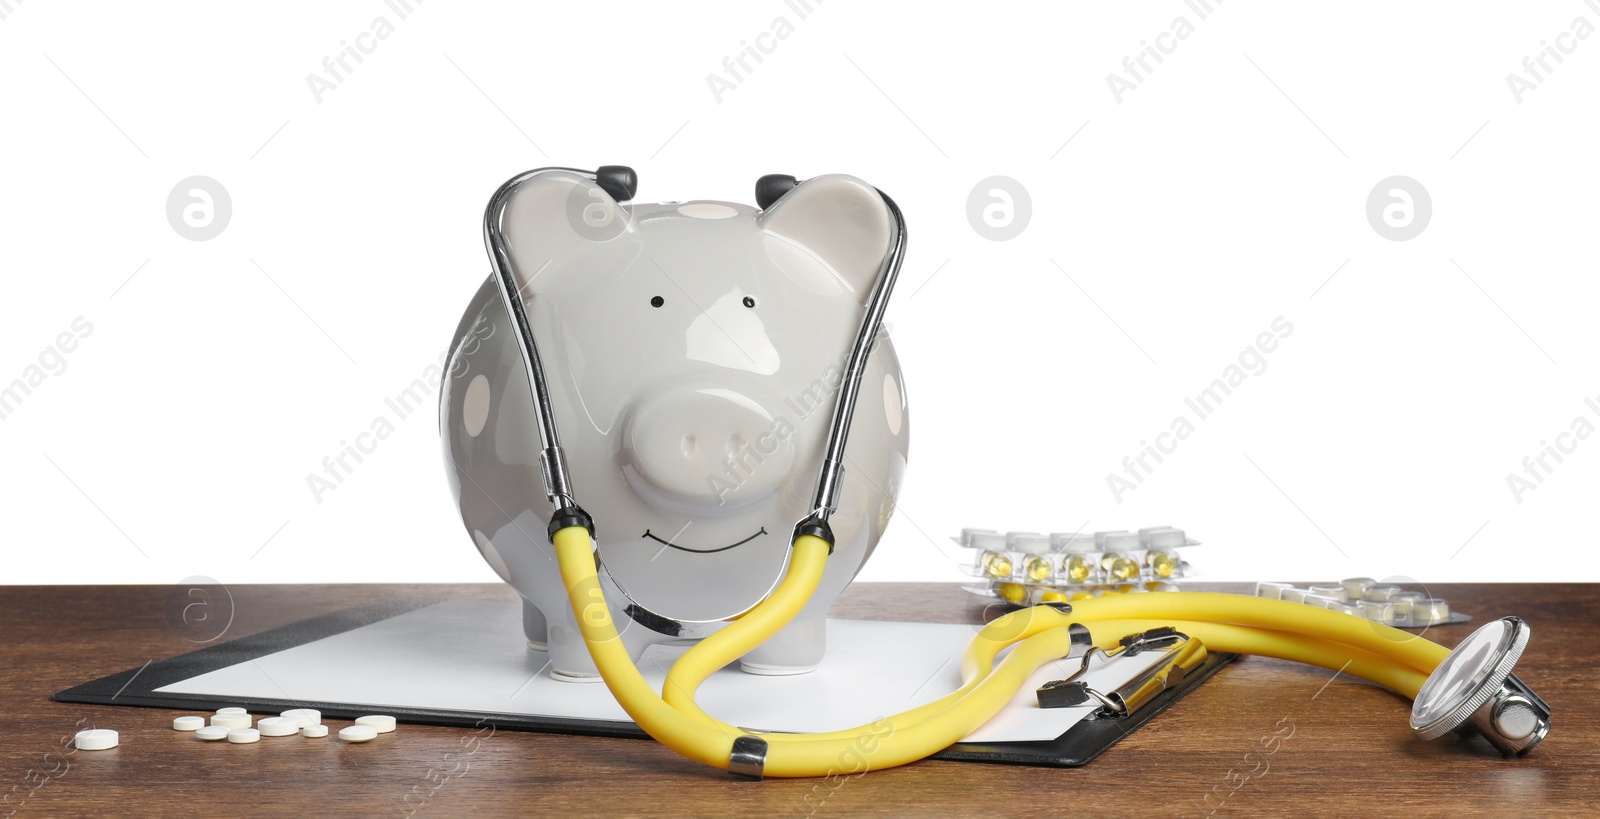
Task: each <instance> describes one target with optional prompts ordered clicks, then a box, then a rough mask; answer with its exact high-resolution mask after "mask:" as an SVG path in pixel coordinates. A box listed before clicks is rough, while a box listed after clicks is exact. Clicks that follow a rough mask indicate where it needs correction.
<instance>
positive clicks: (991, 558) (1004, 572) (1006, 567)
mask: <svg viewBox="0 0 1600 819" xmlns="http://www.w3.org/2000/svg"><path fill="white" fill-rule="evenodd" d="M1012 568H1013V567H1012V565H1011V558H1010V557H1008V556H1006V555H1005V554H1002V553H1000V552H984V553H983V573H984V574H986V575H988V576H990V577H1010V576H1011V569H1012Z"/></svg>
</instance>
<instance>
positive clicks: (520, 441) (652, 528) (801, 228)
mask: <svg viewBox="0 0 1600 819" xmlns="http://www.w3.org/2000/svg"><path fill="white" fill-rule="evenodd" d="M501 230H502V233H503V237H504V240H505V245H506V248H507V253H508V255H509V259H510V269H511V270H512V271H513V273H514V275H515V278H516V280H517V282H518V285H519V287H520V288H521V293H522V295H523V298H524V301H525V303H526V310H527V313H528V317H529V320H530V323H531V325H532V327H533V328H534V338H535V340H536V342H537V344H538V349H539V352H540V356H541V359H542V362H543V366H544V370H545V376H546V380H547V382H548V385H549V393H550V399H551V404H552V408H553V410H554V416H555V419H556V425H557V428H558V430H559V434H560V436H561V444H562V446H563V448H564V450H565V453H566V460H567V464H568V468H569V470H570V475H571V487H572V492H573V495H574V497H575V498H576V500H577V501H578V503H579V504H581V505H582V506H583V507H584V509H586V510H587V511H588V512H589V513H590V514H591V515H592V516H593V518H594V523H595V541H596V557H597V560H598V562H599V564H600V577H601V583H602V588H603V589H604V590H605V592H606V598H607V601H608V603H609V604H610V607H611V610H612V613H613V616H614V617H615V619H616V621H617V626H618V628H619V630H620V631H621V637H622V640H623V642H624V644H625V645H626V646H627V648H628V649H629V651H630V653H631V654H632V656H633V658H634V660H635V661H636V662H637V661H638V660H639V658H640V655H641V654H642V653H643V652H644V650H645V649H646V648H648V647H649V646H651V645H654V644H662V643H685V642H692V641H694V640H697V639H699V638H702V637H705V636H707V635H709V634H711V633H714V632H715V631H716V630H717V629H719V628H721V627H722V626H723V625H724V624H726V623H727V622H729V621H730V620H732V619H735V618H737V617H739V615H741V614H743V613H744V612H746V611H748V610H750V609H751V608H752V607H753V606H755V605H756V604H757V603H758V602H760V601H761V600H762V598H763V597H765V596H766V595H767V593H768V592H770V591H771V590H772V589H773V588H774V586H775V585H776V584H777V582H778V581H779V579H780V578H781V577H782V575H783V573H784V570H785V566H786V564H787V561H788V558H789V553H790V538H791V533H792V531H793V528H794V525H795V523H796V522H797V521H799V520H801V519H802V518H804V517H806V516H807V514H808V513H810V512H811V511H812V510H811V507H810V504H811V502H812V498H813V491H814V488H815V484H816V480H817V476H818V472H819V470H820V468H821V463H822V454H823V448H824V444H825V441H826V437H827V428H828V425H829V422H830V419H831V417H832V414H833V410H834V404H835V401H836V400H837V394H838V390H839V387H840V384H841V381H842V379H843V377H844V367H845V365H846V358H847V356H848V354H849V351H850V346H851V343H852V341H853V340H854V338H855V336H856V334H857V332H858V330H859V326H860V322H861V317H862V313H863V306H864V304H865V303H866V301H867V298H868V295H869V293H870V291H871V290H872V286H873V283H874V280H875V278H876V276H877V275H878V272H879V270H880V268H881V267H882V266H883V264H884V260H885V257H886V256H887V255H888V254H889V253H890V251H891V248H892V239H893V233H894V230H895V228H894V221H893V216H892V213H891V211H890V210H889V209H888V207H887V206H886V204H885V202H884V200H883V198H882V197H881V196H880V195H879V193H878V192H877V190H876V189H874V188H873V187H872V186H870V185H868V184H866V183H864V182H862V181H861V180H859V179H856V178H854V177H850V176H842V175H832V176H821V177H816V178H812V179H809V180H806V181H805V182H802V183H800V184H799V185H798V186H797V187H794V188H793V189H792V190H789V191H788V192H787V193H786V194H783V195H782V197H781V198H779V199H778V200H777V201H776V202H773V203H770V204H769V205H768V206H767V207H766V208H765V209H757V208H754V207H750V206H748V205H742V204H735V203H731V202H715V201H694V202H681V203H680V202H667V203H662V204H627V203H618V202H617V201H615V200H614V199H613V198H612V197H611V196H610V195H608V194H607V192H606V190H604V189H603V188H602V187H601V186H599V185H597V184H596V183H595V182H594V181H592V180H591V179H589V178H587V177H586V176H585V175H583V174H580V173H573V172H565V171H552V172H546V173H542V174H539V175H537V176H535V177H533V178H532V179H530V180H528V181H527V182H525V183H523V184H522V185H521V186H520V187H519V188H517V189H516V190H515V192H514V193H512V194H511V199H510V200H509V202H508V204H507V205H506V207H505V210H504V211H503V217H502V223H501ZM516 332H517V331H516V328H515V326H514V325H513V324H512V323H511V322H510V320H509V318H508V315H507V313H506V311H505V308H504V306H503V303H502V298H501V296H500V293H499V291H498V289H497V284H496V282H495V281H494V279H493V277H492V276H491V277H490V279H488V280H486V281H485V282H484V284H483V285H482V286H481V287H479V288H478V291H477V294H476V295H475V296H474V297H473V298H472V301H471V302H470V303H469V304H468V305H467V308H466V312H465V314H464V315H463V316H462V319H461V322H460V325H459V327H458V328H457V329H456V333H455V338H454V341H453V343H452V344H451V349H450V353H449V368H448V373H447V375H446V377H445V379H444V381H443V385H442V387H441V390H440V396H439V422H440V434H441V436H442V438H443V446H444V454H445V467H446V470H447V473H448V475H449V481H450V487H451V490H452V492H453V493H454V496H455V498H456V500H457V502H458V504H459V506H460V509H461V521H462V523H463V524H464V525H465V527H466V530H467V533H468V535H470V537H471V539H472V543H473V544H474V545H476V547H477V549H478V551H479V552H480V553H481V554H482V555H483V559H484V560H486V561H488V563H489V565H490V566H492V567H493V568H494V570H495V572H496V573H498V574H499V575H500V577H501V578H503V579H504V580H505V581H506V582H507V583H509V584H510V585H511V586H512V587H514V588H515V589H516V590H517V592H518V593H519V594H520V595H521V597H522V608H523V618H522V621H523V630H524V632H525V636H526V638H527V644H528V646H529V647H530V648H531V649H534V650H539V651H548V652H549V666H550V669H551V672H552V674H553V675H555V676H556V677H558V678H561V679H567V680H596V679H598V676H597V674H596V671H595V667H594V663H593V661H592V660H591V659H590V657H589V654H588V651H587V649H586V647H585V645H584V643H583V640H582V638H581V636H580V635H579V632H578V629H577V626H576V623H575V621H574V618H573V613H572V609H571V605H570V603H569V602H568V600H567V596H566V590H565V589H564V587H563V585H562V582H561V576H560V573H559V571H558V569H557V566H556V559H555V552H554V550H553V548H552V547H551V545H550V543H549V541H548V539H547V535H546V528H545V527H546V524H547V522H548V521H549V518H550V515H551V512H552V507H551V504H550V502H549V501H548V500H547V499H546V496H545V488H544V484H543V482H542V480H541V474H540V465H539V463H540V462H539V453H540V439H539V433H538V427H537V419H536V417H535V410H534V403H533V399H532V397H531V394H530V391H529V383H528V378H527V376H526V373H525V370H524V363H523V359H522V357H521V354H520V352H519V348H518V344H517V339H516ZM907 436H908V430H907V418H906V398H905V391H904V385H903V383H902V380H901V377H900V368H899V363H898V360H897V359H896V357H895V352H894V347H893V345H892V344H891V343H890V342H889V339H888V337H887V331H886V330H884V331H880V332H879V334H878V336H877V337H876V338H875V339H874V347H873V351H872V353H871V355H870V357H869V359H868V366H867V368H866V370H865V372H864V374H863V376H862V379H861V387H860V393H859V398H858V403H857V405H856V409H855V415H854V419H853V424H852V429H851V433H850V437H849V442H848V447H847V448H846V450H845V461H844V464H845V471H844V478H843V482H842V484H841V486H840V490H839V494H838V500H837V511H836V512H835V513H834V515H833V516H832V518H831V521H830V523H831V524H832V528H833V533H834V537H835V543H834V551H833V554H832V556H831V557H829V559H828V564H827V569H826V572H825V574H824V576H823V579H822V582H821V585H820V586H819V587H818V589H817V591H816V594H815V595H814V596H813V598H812V599H811V601H810V603H809V604H808V605H806V606H805V608H804V609H803V610H802V611H801V613H800V614H799V615H798V616H797V617H796V618H795V619H794V621H793V622H792V623H791V624H790V625H789V626H787V627H786V628H785V629H783V630H782V631H781V632H779V633H778V634H776V635H775V636H774V637H773V638H772V639H771V640H769V641H768V642H767V643H766V644H764V645H762V646H761V647H760V648H757V649H755V650H754V651H752V652H750V653H749V654H748V655H746V656H745V657H744V658H743V659H742V660H741V665H742V668H743V669H744V670H745V671H747V672H751V673H757V674H774V675H776V674H798V673H804V672H806V671H809V670H811V669H813V668H815V667H816V665H817V663H818V662H819V661H820V660H821V658H822V655H823V651H824V618H825V615H826V613H827V610H828V606H829V604H830V603H831V602H832V601H833V599H834V598H835V597H837V596H838V594H839V592H840V591H842V590H843V589H844V587H845V586H846V585H847V584H848V583H849V582H850V581H851V579H852V578H854V577H855V575H856V573H857V571H859V570H860V568H861V565H862V563H863V562H864V561H866V559H867V558H868V557H869V556H870V555H871V554H872V551H873V548H874V546H875V545H876V544H877V542H878V539H879V537H881V536H882V534H883V530H884V527H885V526H887V525H888V523H889V519H890V516H891V514H892V513H893V510H894V502H895V495H896V493H897V491H898V489H899V487H900V482H901V478H902V475H903V474H904V470H905V462H906V442H907Z"/></svg>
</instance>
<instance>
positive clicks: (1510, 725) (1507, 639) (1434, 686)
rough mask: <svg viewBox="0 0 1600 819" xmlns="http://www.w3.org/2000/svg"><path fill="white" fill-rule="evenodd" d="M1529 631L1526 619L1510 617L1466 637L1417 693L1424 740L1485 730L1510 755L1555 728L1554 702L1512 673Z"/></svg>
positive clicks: (1414, 714)
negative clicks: (1553, 723) (1551, 717)
mask: <svg viewBox="0 0 1600 819" xmlns="http://www.w3.org/2000/svg"><path fill="white" fill-rule="evenodd" d="M1528 634H1529V629H1528V624H1527V623H1524V622H1523V621H1522V620H1521V619H1520V618H1516V617H1504V618H1501V619H1499V620H1496V621H1494V622H1492V623H1488V624H1486V625H1484V626H1483V627H1482V628H1480V629H1478V630H1477V631H1474V632H1473V633H1472V634H1471V635H1470V636H1468V637H1467V639H1465V640H1463V641H1461V645H1459V646H1457V647H1456V649H1455V651H1452V652H1451V653H1450V656H1449V657H1446V658H1445V660H1444V662H1442V663H1440V664H1439V667H1438V668H1436V669H1434V672H1433V673H1432V674H1431V675H1429V676H1428V681H1427V682H1425V683H1423V685H1422V690H1421V691H1419V692H1418V693H1417V698H1416V701H1415V702H1413V703H1412V706H1411V729H1412V730H1414V731H1416V732H1417V735H1418V736H1420V737H1421V738H1423V739H1437V738H1439V737H1441V736H1444V735H1445V734H1447V733H1449V732H1451V731H1458V732H1461V733H1467V734H1470V733H1478V734H1482V735H1483V737H1484V739H1487V740H1489V742H1490V744H1492V745H1494V746H1495V747H1496V748H1498V749H1500V752H1501V753H1503V754H1505V755H1506V756H1515V755H1517V754H1525V753H1527V752H1528V751H1530V750H1532V749H1533V746H1535V745H1538V744H1539V741H1540V740H1542V739H1544V738H1545V735H1546V734H1548V733H1549V732H1550V706H1548V705H1546V704H1545V702H1544V700H1542V699H1540V698H1539V696H1538V695H1537V694H1535V693H1533V691H1531V690H1530V689H1529V688H1528V686H1527V685H1525V684H1524V683H1523V682H1522V681H1521V680H1519V679H1517V675H1515V674H1513V673H1511V669H1512V668H1513V667H1514V666H1515V665H1516V664H1517V660H1518V659H1519V658H1521V656H1522V651H1523V649H1525V648H1527V645H1528Z"/></svg>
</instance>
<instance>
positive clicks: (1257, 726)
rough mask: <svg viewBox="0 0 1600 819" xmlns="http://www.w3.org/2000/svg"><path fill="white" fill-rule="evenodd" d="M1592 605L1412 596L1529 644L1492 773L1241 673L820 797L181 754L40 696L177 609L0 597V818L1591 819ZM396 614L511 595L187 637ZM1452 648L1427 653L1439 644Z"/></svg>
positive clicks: (1384, 695)
mask: <svg viewBox="0 0 1600 819" xmlns="http://www.w3.org/2000/svg"><path fill="white" fill-rule="evenodd" d="M1193 588H1197V589H1210V590H1234V591H1237V590H1241V589H1242V588H1243V587H1240V586H1194V587H1193ZM1597 590H1600V586H1595V585H1575V584H1566V585H1562V584H1553V585H1502V586H1497V585H1442V586H1437V587H1434V588H1433V589H1431V591H1433V592H1434V593H1435V594H1438V595H1442V596H1445V597H1448V598H1450V600H1451V601H1452V603H1453V604H1454V606H1455V607H1456V608H1457V609H1458V610H1460V611H1465V612H1468V613H1470V614H1472V615H1474V623H1475V624H1476V623H1482V622H1484V621H1485V620H1486V619H1492V618H1495V617H1499V616H1502V615H1505V614H1516V615H1519V616H1521V617H1523V618H1525V619H1526V620H1528V622H1529V623H1530V624H1531V626H1532V629H1533V639H1532V644H1531V646H1530V648H1529V651H1528V653H1527V654H1525V655H1524V657H1523V660H1522V663H1521V664H1520V665H1519V667H1518V674H1519V675H1520V676H1521V677H1522V679H1523V680H1525V681H1526V682H1527V683H1528V684H1529V685H1531V686H1532V687H1533V688H1534V690H1535V691H1537V692H1538V693H1539V694H1540V695H1542V696H1543V697H1544V698H1545V699H1546V700H1547V701H1548V702H1549V703H1550V706H1551V708H1552V709H1553V723H1554V727H1553V729H1552V730H1551V733H1550V736H1549V738H1548V739H1546V740H1545V742H1544V743H1543V744H1542V745H1540V746H1539V747H1538V748H1537V749H1535V750H1534V751H1533V752H1532V753H1531V754H1530V755H1529V756H1527V757H1525V758H1520V759H1503V758H1501V757H1500V755H1499V754H1498V753H1496V752H1495V751H1494V750H1493V749H1491V748H1490V747H1489V746H1488V745H1487V743H1485V742H1483V741H1482V740H1481V739H1480V740H1473V741H1462V740H1457V739H1455V738H1447V739H1443V740H1439V741H1435V742H1422V741H1419V740H1418V739H1416V738H1415V737H1414V736H1413V735H1412V733H1411V730H1410V728H1409V727H1407V715H1408V709H1409V703H1408V702H1406V701H1405V700H1404V699H1402V698H1400V697H1398V696H1395V695H1394V694H1391V693H1389V692H1387V691H1384V690H1382V689H1380V688H1377V687H1375V686H1372V685H1369V684H1367V683H1365V682H1362V681H1360V680H1356V679H1352V678H1350V677H1347V676H1340V675H1334V674H1332V673H1330V672H1327V671H1324V670H1322V669H1319V668H1312V667H1308V666H1301V665H1295V664H1292V663H1286V662H1281V661H1276V660H1268V659H1261V658H1243V659H1241V660H1240V661H1238V662H1236V663H1235V664H1234V665H1232V666H1230V667H1228V668H1226V669H1223V671H1222V672H1221V673H1220V674H1218V675H1217V677H1216V678H1214V679H1213V680H1211V681H1210V682H1208V683H1207V684H1205V685H1204V686H1202V687H1201V688H1200V689H1198V690H1197V691H1195V692H1194V693H1193V694H1192V695H1190V696H1189V697H1188V698H1186V699H1185V700H1183V701H1182V702H1180V703H1178V704H1177V705H1175V706H1174V707H1173V708H1172V710H1170V711H1169V712H1167V713H1165V714H1163V715H1161V716H1160V717H1158V718H1157V719H1155V720H1154V721H1153V722H1151V723H1150V724H1149V725H1148V726H1146V727H1145V728H1144V729H1142V730H1140V731H1138V732H1136V733H1135V734H1133V735H1132V736H1130V737H1128V738H1127V739H1125V740H1123V741H1122V742H1121V743H1120V744H1119V745H1117V746H1116V747H1115V748H1113V749H1111V750H1110V751H1108V752H1107V753H1106V754H1105V755H1103V756H1101V757H1100V758H1099V759H1098V760H1096V761H1095V762H1094V763H1092V764H1091V765H1089V766H1087V767H1085V768H1079V769H1072V770H1059V769H1042V768H1027V767H1016V766H1007V765H992V764H976V763H960V762H936V761H924V762H919V763H916V764H912V765H908V766H905V767H902V768H896V769H893V770H886V771H877V772H873V773H871V774H868V775H866V776H862V777H854V778H850V777H844V778H840V779H839V780H837V781H833V782H830V781H827V780H789V781H785V780H767V781H763V782H755V781H746V780H740V779H736V778H733V777H730V776H728V775H727V774H725V773H722V772H720V771H715V770H711V769H707V768H703V767H700V766H698V765H695V764H693V763H690V762H688V761H685V760H683V759H680V758H679V757H677V756H676V755H675V754H673V753H671V752H670V751H668V750H666V749H665V748H662V747H660V746H659V745H657V744H655V743H654V742H650V741H645V740H630V739H604V738H595V737H582V736H563V735H556V734H542V733H525V732H514V731H506V730H500V731H493V732H491V731H488V730H483V731H478V732H474V731H471V730H468V729H462V728H445V727H428V726H416V725H412V726H404V725H403V726H401V728H400V730H399V731H397V732H396V733H394V734H390V735H387V736H384V737H382V738H380V740H379V741H377V742H371V743H367V744H365V745H354V744H348V743H342V742H338V741H336V740H333V739H327V740H301V739H298V738H295V739H279V740H272V739H267V740H263V741H262V742H261V743H259V744H256V745H227V744H226V743H221V744H217V743H204V742H199V741H197V740H195V739H194V737H193V735H191V734H184V733H179V732H177V731H173V730H172V729H171V727H170V724H171V718H172V717H173V716H176V715H178V714H179V713H180V712H175V711H166V710H160V709H150V708H130V707H118V706H90V705H77V704H71V703H57V702H53V701H52V700H51V699H50V695H51V694H52V693H54V692H56V691H59V690H62V689H65V688H68V687H71V686H74V685H77V684H79V683H83V682H86V681H88V680H90V679H94V678H98V677H101V676H105V675H107V674H110V673H112V672H115V671H119V670H122V669H125V668H131V667H137V666H140V665H142V664H143V663H145V662H147V661H150V660H155V659H161V658H165V657H170V656H173V655H176V654H181V653H184V652H187V651H190V650H193V649H194V648H195V647H196V645H197V644H196V643H195V642H193V640H194V639H197V638H196V637H195V636H194V625H193V623H190V624H189V625H185V624H184V621H183V616H182V610H183V608H184V607H185V606H187V605H189V604H191V603H193V602H194V600H192V599H190V598H186V597H184V596H183V595H182V593H181V590H175V589H171V588H167V587H156V586H92V587H83V586H79V587H64V586H62V587H0V646H3V648H0V652H3V653H0V793H5V794H6V797H5V801H3V802H0V816H5V815H11V814H12V812H15V814H16V815H24V816H25V815H31V814H37V815H41V816H43V815H106V814H118V815H143V814H162V815H190V816H216V815H234V814H245V815H276V816H282V815H335V816H342V815H350V816H368V815H371V816H379V815H395V814H401V815H409V814H411V813H416V812H420V813H424V814H433V815H438V816H460V815H469V814H488V815H503V814H533V813H537V814H548V813H571V814H580V815H593V814H601V815H612V814H616V815H725V814H742V815H812V814H830V813H833V814H840V815H846V814H858V813H881V814H896V815H978V814H989V815H1016V814H1023V813H1035V814H1039V815H1062V814H1074V815H1134V814H1138V815H1169V814H1184V815H1210V814H1213V813H1221V814H1255V813H1264V814H1342V815H1345V816H1357V815H1363V816H1364V815H1372V814H1396V815H1406V816H1442V815H1447V814H1463V813H1465V814H1472V815H1478V814H1489V815H1526V814H1531V813H1570V814H1584V815H1591V816H1592V815H1596V814H1597V812H1600V751H1597V749H1596V744H1597V741H1600V715H1597V713H1596V706H1597V705H1600V687H1597V683H1596V674H1595V670H1594V663H1595V657H1596V652H1597V650H1600V639H1597V637H1596V635H1595V629H1596V627H1597V626H1600V611H1597V608H1600V606H1597V603H1596V598H1597ZM406 595H427V596H434V597H457V598H473V599H505V600H511V599H514V597H513V593H512V592H511V591H510V590H509V589H508V588H506V587H503V586H499V585H427V586H399V585H372V586H359V585H339V586H335V585H324V586H236V587H232V588H230V589H228V590H227V594H226V595H225V597H226V598H229V599H231V601H232V602H231V605H229V604H227V603H225V602H218V601H216V600H213V601H210V602H209V603H208V605H211V606H213V608H212V609H211V610H210V611H209V614H210V615H212V616H214V617H216V618H218V619H213V620H209V626H208V628H211V629H212V630H216V629H217V628H219V625H218V624H220V623H223V622H224V621H223V620H222V619H220V618H221V617H222V615H223V614H224V613H229V614H231V617H230V618H229V620H228V621H227V622H229V623H231V625H228V627H227V634H226V635H225V637H224V639H227V638H229V637H238V636H244V635H246V634H251V633H254V632H257V631H261V630H263V629H267V628H271V627H275V626H280V625H284V624H287V623H291V622H294V621H297V620H301V619H304V618H307V617H312V616H316V615H319V614H325V613H328V612H332V611H337V610H339V609H343V608H347V607H350V606H353V605H357V604H362V603H368V602H374V601H380V600H384V599H386V598H392V597H397V596H406ZM225 605H229V608H231V612H224V611H223V610H222V607H223V606H225ZM833 613H834V615H835V616H841V617H859V618H877V619H905V620H924V621H929V622H963V623H966V622H972V623H975V622H981V620H982V618H983V616H984V607H983V606H982V605H981V604H980V603H978V602H975V601H973V600H972V599H970V598H969V597H968V595H966V593H964V592H962V591H960V590H959V588H958V587H956V586H955V585H953V584H898V583H896V584H873V583H867V584H858V585H855V586H852V587H851V588H850V589H849V590H848V592H847V593H846V594H845V596H844V597H843V598H842V599H841V600H840V601H839V602H838V603H837V604H836V606H835V607H834V611H833ZM1472 628H1473V625H1463V626H1450V627H1444V628H1436V629H1433V630H1432V631H1430V632H1429V634H1428V636H1429V637H1430V638H1431V639H1435V640H1437V641H1439V642H1441V643H1443V644H1445V645H1452V646H1453V645H1454V644H1455V643H1456V642H1458V641H1459V640H1460V639H1461V638H1462V637H1464V636H1466V635H1467V634H1468V633H1470V631H1471V629H1472ZM205 636H206V637H209V636H211V635H210V634H207V635H205ZM199 639H204V637H201V638H199ZM426 661H427V660H426V658H418V662H419V663H422V662H426ZM330 673H337V672H336V670H333V669H331V670H330ZM862 684H863V685H870V684H871V681H870V680H863V681H862ZM930 696H931V692H930ZM340 724H341V723H334V724H333V727H334V729H335V730H337V728H338V727H339V726H340ZM89 726H99V727H106V728H115V729H117V730H118V731H120V732H121V734H122V745H121V747H118V748H116V749H114V750H110V751H100V752H89V751H79V752H76V753H72V752H71V751H70V742H71V737H72V735H73V733H74V732H75V731H77V730H78V729H79V728H81V727H89ZM64 745H65V746H67V747H64Z"/></svg>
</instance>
